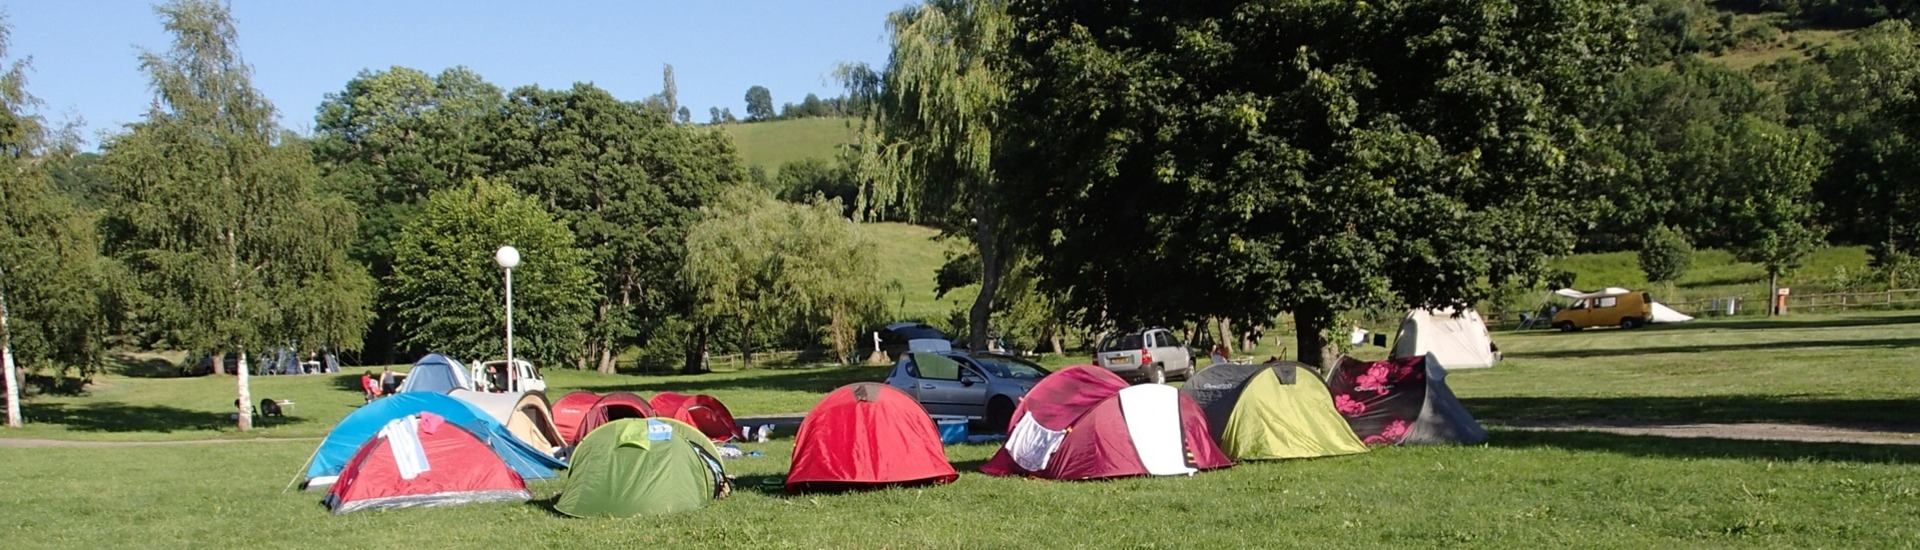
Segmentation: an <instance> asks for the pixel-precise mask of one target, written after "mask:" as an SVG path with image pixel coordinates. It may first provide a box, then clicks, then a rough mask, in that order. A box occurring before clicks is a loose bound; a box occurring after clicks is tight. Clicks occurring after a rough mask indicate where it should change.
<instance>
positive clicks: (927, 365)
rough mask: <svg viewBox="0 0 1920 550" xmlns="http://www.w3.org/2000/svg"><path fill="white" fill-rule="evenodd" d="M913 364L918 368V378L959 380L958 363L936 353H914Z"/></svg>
mask: <svg viewBox="0 0 1920 550" xmlns="http://www.w3.org/2000/svg"><path fill="white" fill-rule="evenodd" d="M913 364H914V365H915V366H916V367H918V369H919V371H920V372H919V374H918V376H919V377H920V378H932V379H936V380H959V379H960V363H959V362H958V361H954V360H953V359H952V358H950V357H947V356H945V355H940V354H938V353H915V354H913Z"/></svg>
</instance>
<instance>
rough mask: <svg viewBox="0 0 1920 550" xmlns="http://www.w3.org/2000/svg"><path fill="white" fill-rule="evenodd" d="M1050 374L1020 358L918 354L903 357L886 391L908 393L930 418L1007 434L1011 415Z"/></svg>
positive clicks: (897, 364)
mask: <svg viewBox="0 0 1920 550" xmlns="http://www.w3.org/2000/svg"><path fill="white" fill-rule="evenodd" d="M1047 374H1048V372H1047V369H1044V368H1041V367H1040V366H1039V365H1035V364H1033V363H1032V362H1029V361H1027V360H1024V359H1020V358H1018V357H1012V356H1008V355H1000V354H996V353H968V352H964V351H917V352H911V353H907V354H905V355H903V356H901V358H900V361H899V362H896V363H894V365H893V371H892V372H890V373H888V374H887V385H889V386H893V387H895V388H898V389H900V390H901V391H904V392H907V395H911V396H913V398H914V400H916V401H919V402H920V406H922V407H926V409H927V414H932V415H942V416H964V417H967V418H970V419H976V420H980V421H981V423H982V425H984V426H985V427H987V428H988V429H991V430H993V431H995V432H998V431H1002V430H1005V429H1006V428H1007V424H1008V421H1009V420H1011V419H1012V416H1013V409H1014V406H1015V405H1016V404H1018V403H1019V402H1020V398H1021V397H1025V396H1026V395H1027V391H1028V390H1031V389H1033V385H1034V384H1037V383H1039V382H1040V379H1041V378H1042V377H1045V376H1046V375H1047Z"/></svg>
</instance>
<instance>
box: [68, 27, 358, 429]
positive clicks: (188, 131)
mask: <svg viewBox="0 0 1920 550" xmlns="http://www.w3.org/2000/svg"><path fill="white" fill-rule="evenodd" d="M155 11H156V12H157V13H158V14H159V15H160V18H161V21H162V23H163V24H164V26H165V27H166V29H167V31H168V32H170V33H171V34H172V35H173V38H174V42H173V46H172V47H171V48H170V49H169V50H168V51H167V52H165V53H160V52H153V51H143V52H142V53H141V55H140V65H141V68H142V70H143V71H145V72H146V73H147V76H148V78H149V79H150V80H151V82H152V87H153V89H154V90H155V92H156V95H157V97H156V98H155V101H154V106H153V108H152V110H150V111H149V112H148V113H147V115H146V118H145V119H144V120H142V121H140V122H138V123H135V124H133V125H130V126H129V131H128V133H126V134H122V135H119V136H115V137H113V138H112V139H110V140H108V142H107V143H106V146H105V149H106V154H105V159H104V160H103V162H102V164H103V168H104V169H105V170H106V171H107V173H108V175H109V177H110V179H111V180H112V181H113V185H114V189H113V193H111V195H112V197H113V198H112V200H111V202H110V204H109V205H108V212H107V217H106V219H105V220H104V221H103V226H104V227H105V228H106V232H107V234H108V238H107V241H106V242H107V244H108V246H107V250H108V251H109V252H110V253H112V255H114V256H115V257H117V258H119V259H120V260H121V261H122V262H123V263H125V264H126V266H127V269H129V270H130V272H131V273H132V274H133V278H134V282H135V284H136V286H137V290H138V294H139V296H138V303H140V304H142V305H143V306H144V307H143V308H142V309H141V311H140V312H139V313H138V315H139V316H141V317H142V318H143V319H144V320H146V321H147V322H150V323H152V324H153V325H154V326H156V327H158V328H159V329H160V330H161V331H162V332H163V333H164V337H165V339H166V341H167V342H168V343H170V344H171V345H175V346H180V347H184V348H188V349H200V350H212V351H232V352H238V353H239V354H240V364H241V368H240V369H239V370H240V372H239V377H238V390H239V391H238V397H239V404H240V411H239V413H240V414H239V417H238V418H239V429H241V430H248V429H251V428H252V416H251V414H250V412H251V408H252V407H251V396H250V395H249V391H248V385H247V368H246V351H247V350H250V349H257V346H264V345H268V344H280V343H285V342H291V341H300V342H308V343H317V342H322V341H326V340H328V339H339V340H338V341H335V342H330V343H331V344H333V345H337V346H339V347H342V348H350V347H351V346H353V345H355V344H356V342H354V341H353V340H357V339H358V335H359V334H360V333H361V332H362V331H364V330H365V321H364V320H365V318H366V316H365V315H364V311H365V310H366V308H367V301H368V296H366V294H365V293H364V291H363V289H365V288H367V287H368V285H367V284H365V279H364V278H365V277H366V275H365V273H364V272H361V271H359V269H358V266H356V265H354V264H353V263H352V262H349V261H347V260H346V253H347V247H348V245H349V243H351V242H352V240H353V235H354V215H353V210H352V208H351V206H350V205H349V204H348V203H347V202H346V201H345V200H342V199H339V198H337V197H326V196H321V195H319V194H318V193H316V191H315V187H316V185H317V183H318V181H319V174H318V172H317V171H316V170H315V168H314V165H313V162H312V160H311V158H310V156H309V155H310V154H309V152H308V151H307V150H306V148H305V147H304V146H302V145H301V144H300V143H298V142H297V140H289V138H287V137H286V136H283V135H281V134H280V133H279V130H278V129H277V128H276V127H275V124H274V110H273V105H272V104H270V103H268V102H267V101H266V99H265V98H264V97H262V95H261V94H260V92H259V91H258V90H256V89H255V88H254V87H253V85H252V83H251V73H252V70H251V69H250V68H249V67H248V66H247V65H246V63H245V62H244V61H242V60H241V58H240V53H239V51H238V50H236V49H235V45H236V44H237V43H238V41H237V36H236V33H235V30H234V26H233V19H232V17H231V15H230V14H229V13H228V12H227V9H226V7H225V6H224V4H219V3H214V2H206V1H200V0H177V1H175V2H171V3H168V4H166V5H164V6H160V7H158V8H155ZM290 297H292V298H293V302H294V303H295V304H299V305H309V306H310V305H313V304H328V305H329V307H330V308H331V309H332V310H334V311H335V312H345V314H344V315H335V314H328V315H324V316H321V317H323V318H315V317H312V316H308V315H307V314H306V312H295V311H290V310H289V307H288V306H289V305H292V304H289V303H288V299H289V298H290ZM329 323H337V324H329Z"/></svg>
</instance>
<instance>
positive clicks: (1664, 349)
mask: <svg viewBox="0 0 1920 550" xmlns="http://www.w3.org/2000/svg"><path fill="white" fill-rule="evenodd" d="M1913 346H1920V338H1869V339H1860V340H1801V341H1790V342H1753V343H1745V344H1700V345H1693V346H1646V347H1638V348H1599V349H1564V350H1553V351H1526V352H1513V353H1511V354H1510V356H1511V357H1516V358H1520V357H1524V358H1528V359H1586V358H1593V357H1626V356H1633V355H1657V354H1663V353H1714V352H1722V351H1752V350H1798V349H1808V348H1905V347H1913Z"/></svg>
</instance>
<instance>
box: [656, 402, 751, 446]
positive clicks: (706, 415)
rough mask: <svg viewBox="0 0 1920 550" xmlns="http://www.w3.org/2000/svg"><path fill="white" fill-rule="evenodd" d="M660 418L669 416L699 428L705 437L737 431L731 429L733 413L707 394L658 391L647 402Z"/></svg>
mask: <svg viewBox="0 0 1920 550" xmlns="http://www.w3.org/2000/svg"><path fill="white" fill-rule="evenodd" d="M647 403H648V404H650V405H653V410H654V412H656V413H659V415H660V416H661V417H663V418H672V419H674V420H679V421H681V422H685V423H687V425H689V426H693V427H695V428H699V429H700V433H703V434H707V439H711V440H714V441H728V440H732V439H733V438H734V436H736V435H738V434H736V433H734V432H736V431H738V430H739V428H737V427H735V426H734V423H733V413H732V412H730V411H728V410H727V406H726V405H724V404H721V403H720V400H719V399H714V398H713V396H710V395H705V394H701V395H682V394H678V393H673V392H661V393H660V394H659V395H655V396H653V399H652V400H649V401H648V402H647Z"/></svg>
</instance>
